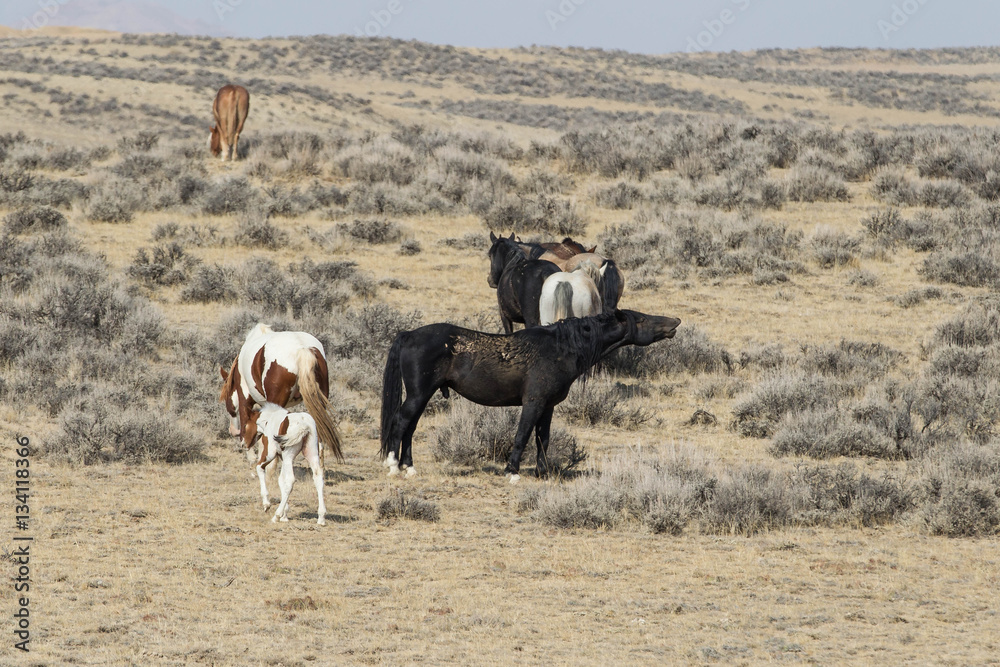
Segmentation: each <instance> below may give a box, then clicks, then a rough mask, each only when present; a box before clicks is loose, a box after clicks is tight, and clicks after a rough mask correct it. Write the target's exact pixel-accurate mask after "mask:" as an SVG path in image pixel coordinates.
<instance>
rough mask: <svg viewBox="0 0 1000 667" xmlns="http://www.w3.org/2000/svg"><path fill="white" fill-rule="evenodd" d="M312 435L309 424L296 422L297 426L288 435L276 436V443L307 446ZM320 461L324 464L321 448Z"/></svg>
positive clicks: (320, 449)
mask: <svg viewBox="0 0 1000 667" xmlns="http://www.w3.org/2000/svg"><path fill="white" fill-rule="evenodd" d="M311 435H312V429H311V428H309V425H308V424H306V423H304V422H302V421H296V422H295V426H293V427H292V428H291V429H289V430H288V433H286V434H285V435H276V436H274V441H275V442H276V443H278V444H279V445H295V444H298V443H300V442H301V443H302V444H303V446H305V444H306V441H307V440H308V439H309V436H311ZM319 460H320V463H322V462H323V448H322V447H320V448H319Z"/></svg>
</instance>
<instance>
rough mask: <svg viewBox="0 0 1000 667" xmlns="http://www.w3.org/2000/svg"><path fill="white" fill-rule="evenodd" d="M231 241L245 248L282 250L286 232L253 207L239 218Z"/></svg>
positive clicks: (261, 211) (284, 244) (261, 210)
mask: <svg viewBox="0 0 1000 667" xmlns="http://www.w3.org/2000/svg"><path fill="white" fill-rule="evenodd" d="M233 240H234V241H235V242H236V244H237V245H241V246H244V247H247V248H269V249H272V250H274V249H277V248H282V247H284V246H286V245H287V244H288V232H286V231H284V230H282V229H279V228H278V227H276V226H275V225H274V224H273V223H271V220H270V218H269V216H268V214H267V212H266V211H264V210H263V209H261V208H257V207H254V208H252V209H250V210H249V211H247V212H246V213H245V214H244V215H241V216H240V219H239V222H238V223H237V225H236V235H235V236H234V237H233Z"/></svg>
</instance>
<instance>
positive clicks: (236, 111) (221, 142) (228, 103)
mask: <svg viewBox="0 0 1000 667" xmlns="http://www.w3.org/2000/svg"><path fill="white" fill-rule="evenodd" d="M249 112H250V93H248V92H247V89H246V88H244V87H243V86H234V85H232V84H227V85H225V86H223V87H222V88H220V89H219V92H218V93H216V95H215V101H214V102H212V116H214V118H215V125H213V126H212V136H211V138H210V140H209V147H210V148H211V150H212V155H214V156H216V157H218V156H219V155H220V154H221V155H222V161H223V162H225V161H226V160H228V159H229V148H230V146H232V149H233V160H235V159H237V156H238V150H237V146H238V144H239V142H240V132H242V131H243V123H245V122H246V119H247V114H248V113H249Z"/></svg>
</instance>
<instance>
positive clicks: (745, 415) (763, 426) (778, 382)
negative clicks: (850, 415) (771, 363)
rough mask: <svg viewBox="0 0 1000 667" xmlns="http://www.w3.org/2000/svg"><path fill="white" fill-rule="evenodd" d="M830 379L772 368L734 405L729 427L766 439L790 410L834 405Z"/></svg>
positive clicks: (746, 434)
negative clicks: (772, 369)
mask: <svg viewBox="0 0 1000 667" xmlns="http://www.w3.org/2000/svg"><path fill="white" fill-rule="evenodd" d="M836 398H837V397H836V394H835V391H834V388H833V387H832V386H831V382H830V381H829V380H827V379H825V378H824V377H822V376H816V375H806V374H804V373H802V372H801V371H788V372H786V371H782V370H776V371H772V372H770V373H769V374H767V375H765V377H764V378H763V379H762V380H761V381H760V382H759V383H758V384H757V385H756V386H754V387H753V388H752V389H751V390H750V392H749V395H748V396H747V397H746V398H744V399H742V400H740V401H738V402H737V404H736V405H735V406H734V407H733V422H732V428H733V429H734V430H735V431H736V432H737V433H739V434H740V435H743V436H746V437H754V438H767V437H770V436H772V435H773V434H774V432H775V430H776V429H777V427H778V424H779V423H780V422H781V420H782V418H783V417H784V416H785V415H786V414H788V413H790V412H793V411H802V410H806V409H810V408H813V409H815V408H824V407H829V406H832V405H835V404H836Z"/></svg>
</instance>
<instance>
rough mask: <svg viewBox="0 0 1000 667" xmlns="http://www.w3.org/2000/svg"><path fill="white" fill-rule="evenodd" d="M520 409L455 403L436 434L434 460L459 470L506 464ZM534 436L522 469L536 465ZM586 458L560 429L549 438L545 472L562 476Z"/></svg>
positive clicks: (573, 441) (583, 451)
mask: <svg viewBox="0 0 1000 667" xmlns="http://www.w3.org/2000/svg"><path fill="white" fill-rule="evenodd" d="M520 416H521V410H520V408H496V407H487V406H482V405H476V404H475V403H470V402H469V401H464V400H456V401H454V402H453V404H452V406H451V410H450V411H449V413H448V421H447V422H446V423H445V425H444V426H442V427H441V428H440V429H439V430H438V435H437V443H436V444H435V447H434V458H435V459H436V460H438V461H448V462H450V463H454V464H456V465H462V466H480V465H482V464H483V463H505V462H506V461H507V460H508V459H509V458H510V453H511V452H512V451H513V449H514V438H515V436H516V435H517V426H518V423H519V422H520ZM536 450H537V447H536V446H535V438H534V434H532V436H531V437H530V438H529V440H528V444H527V445H526V446H525V448H524V458H523V459H522V462H523V463H524V464H525V465H533V464H536V463H537V462H536V461H535V458H536ZM586 458H587V452H586V451H585V450H584V449H583V447H581V446H580V444H579V443H578V442H577V440H576V438H574V437H573V436H572V435H570V434H569V433H567V432H566V431H564V430H563V429H560V428H553V429H551V432H550V434H549V448H548V451H547V452H546V462H547V464H548V470H549V471H550V472H552V473H556V474H561V473H564V472H566V471H568V470H570V469H572V468H574V467H576V466H577V465H579V464H580V463H583V462H584V461H585V460H586Z"/></svg>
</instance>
